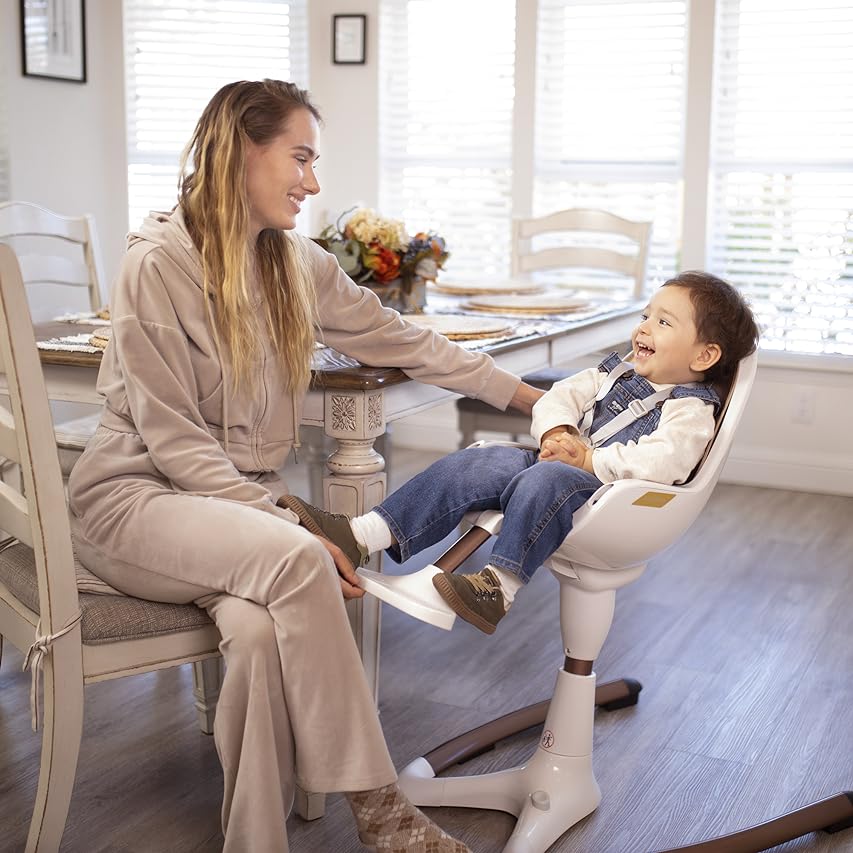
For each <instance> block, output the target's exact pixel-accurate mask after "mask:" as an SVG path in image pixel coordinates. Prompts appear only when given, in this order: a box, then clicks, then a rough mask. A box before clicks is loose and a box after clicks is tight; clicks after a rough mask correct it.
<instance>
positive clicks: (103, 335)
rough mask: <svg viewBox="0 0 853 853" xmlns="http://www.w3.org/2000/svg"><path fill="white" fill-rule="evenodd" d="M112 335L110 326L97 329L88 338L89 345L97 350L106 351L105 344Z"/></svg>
mask: <svg viewBox="0 0 853 853" xmlns="http://www.w3.org/2000/svg"><path fill="white" fill-rule="evenodd" d="M112 333H113V327H112V326H104V327H103V329H98V331H97V332H92V336H91V337H90V338H89V343H90V344H91V345H92V346H93V347H97V348H98V349H106V348H107V344H108V343H109V342H110V338H111V337H112Z"/></svg>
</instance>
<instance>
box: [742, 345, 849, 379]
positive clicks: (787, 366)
mask: <svg viewBox="0 0 853 853" xmlns="http://www.w3.org/2000/svg"><path fill="white" fill-rule="evenodd" d="M758 366H759V367H760V368H761V367H773V368H779V369H782V370H812V371H820V372H824V373H853V356H849V355H813V354H811V353H800V352H781V351H779V350H759V353H758Z"/></svg>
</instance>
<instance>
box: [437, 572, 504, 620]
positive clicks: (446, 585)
mask: <svg viewBox="0 0 853 853" xmlns="http://www.w3.org/2000/svg"><path fill="white" fill-rule="evenodd" d="M432 585H433V586H434V587H435V588H436V589H437V590H438V592H439V595H441V597H442V598H443V599H444V600H445V601H446V602H447V603H448V604H449V605H450V606H451V607H452V608H453V609H454V610H455V611H456V613H457V615H458V616H461V617H462V618H463V619H464V620H465V621H466V622H470V623H471V624H472V625H473V626H474V627H475V628H479V629H480V630H481V631H484V632H485V633H486V634H494V633H495V628H497V626H498V622H500V621H501V619H503V618H504V616H505V615H506V610H507V609H506V607H505V605H504V595H503V593H502V592H501V585H500V581H498V579H497V577H496V576H495V573H494V572H493V571H492V570H491V569H483V570H482V571H481V572H478V573H477V574H476V575H454V574H450V573H449V572H439V573H438V574H437V575H434V576H433V579H432Z"/></svg>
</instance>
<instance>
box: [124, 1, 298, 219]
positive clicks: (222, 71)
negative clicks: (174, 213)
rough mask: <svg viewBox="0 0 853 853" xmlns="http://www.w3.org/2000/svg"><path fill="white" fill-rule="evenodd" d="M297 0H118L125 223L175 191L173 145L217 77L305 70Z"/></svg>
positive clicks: (184, 135)
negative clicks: (122, 47) (124, 115)
mask: <svg viewBox="0 0 853 853" xmlns="http://www.w3.org/2000/svg"><path fill="white" fill-rule="evenodd" d="M305 2H306V0H291V2H283V0H240V2H237V0H231V1H230V2H227V0H182V2H178V0H125V5H124V28H125V62H126V86H127V137H128V193H129V217H130V225H131V228H136V227H137V226H138V225H139V223H140V222H141V221H142V219H143V218H144V217H145V216H146V215H147V214H148V211H150V210H164V209H166V210H167V209H169V208H171V207H172V206H173V205H174V204H175V200H176V197H177V182H178V165H179V161H180V155H181V152H182V150H183V147H184V146H185V145H186V143H187V142H188V141H189V138H190V136H191V134H192V131H193V128H194V127H195V123H196V121H197V120H198V117H199V115H200V114H201V111H202V110H203V109H204V106H205V104H207V102H208V101H209V100H210V97H211V96H212V95H213V94H214V92H216V91H217V89H219V88H220V87H221V86H223V85H224V84H225V83H229V82H232V81H234V80H259V79H262V78H264V77H273V78H276V79H282V80H293V81H294V82H296V83H298V84H299V85H302V86H304V85H305V84H306V79H307V65H308V57H307V44H308V37H307V23H306V15H305Z"/></svg>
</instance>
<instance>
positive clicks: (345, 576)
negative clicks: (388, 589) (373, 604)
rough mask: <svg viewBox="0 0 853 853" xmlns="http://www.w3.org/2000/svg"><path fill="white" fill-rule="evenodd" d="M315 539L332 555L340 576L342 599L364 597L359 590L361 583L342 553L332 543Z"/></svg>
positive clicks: (322, 539) (362, 591)
mask: <svg viewBox="0 0 853 853" xmlns="http://www.w3.org/2000/svg"><path fill="white" fill-rule="evenodd" d="M317 538H318V539H319V540H320V541H321V542H322V543H323V547H324V548H325V549H326V550H327V551H328V552H329V554H331V555H332V559H333V560H334V561H335V568H336V569H337V570H338V574H339V575H340V581H341V592H342V593H343V596H344V598H348V599H349V598H361V597H362V596H363V595H364V590H363V589H362V588H361V581H360V579H359V577H358V575H357V574H356V573H355V569H354V568H353V565H352V563H351V562H350V561H349V560H348V559H347V557H346V555H345V554H344V552H343V551H342V550H341V549H340V548H338V546H337V545H335V543H334V542H331V541H329V540H328V539H324V538H323V537H322V536H318V537H317Z"/></svg>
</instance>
